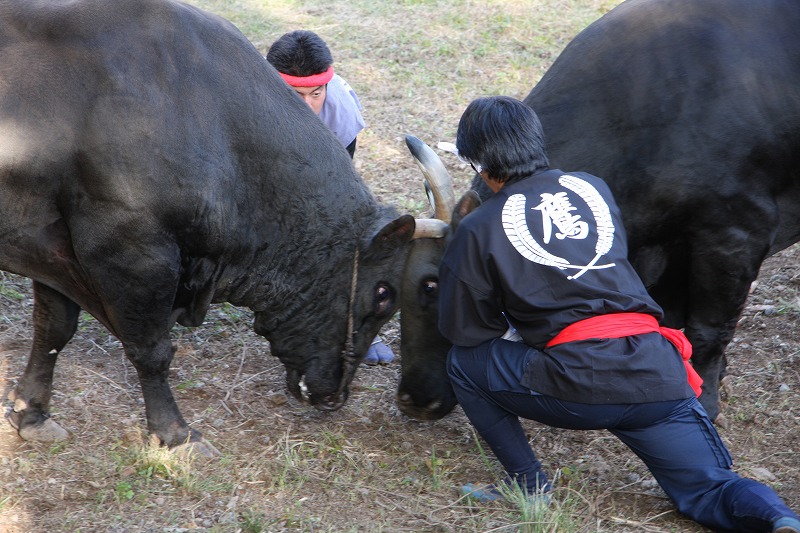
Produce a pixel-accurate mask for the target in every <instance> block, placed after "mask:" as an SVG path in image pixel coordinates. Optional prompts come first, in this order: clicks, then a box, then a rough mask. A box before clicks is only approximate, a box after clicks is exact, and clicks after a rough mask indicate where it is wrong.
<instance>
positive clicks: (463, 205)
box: [451, 190, 481, 230]
mask: <svg viewBox="0 0 800 533" xmlns="http://www.w3.org/2000/svg"><path fill="white" fill-rule="evenodd" d="M480 205H481V198H480V196H478V193H476V192H475V191H473V190H469V191H467V192H465V193H464V196H462V197H461V199H460V200H459V201H458V203H457V204H456V206H455V208H453V218H452V223H451V225H452V227H453V229H454V230H455V229H456V228H457V227H458V225H459V224H460V223H461V219H462V218H464V217H465V216H467V215H469V214H470V213H472V212H473V211H475V210H476V209H478V208H479V207H480Z"/></svg>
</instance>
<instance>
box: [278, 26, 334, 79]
mask: <svg viewBox="0 0 800 533" xmlns="http://www.w3.org/2000/svg"><path fill="white" fill-rule="evenodd" d="M267 61H269V62H270V63H271V64H272V66H273V67H275V68H276V69H278V71H279V72H283V73H284V74H289V75H290V76H302V77H305V76H313V75H314V74H319V73H320V72H325V71H326V70H328V68H329V67H330V66H331V65H333V56H332V55H331V51H330V49H329V48H328V45H327V44H325V41H323V40H322V38H320V36H319V35H317V34H316V33H314V32H313V31H308V30H295V31H292V32H289V33H285V34H283V35H282V36H281V37H280V39H278V40H277V41H275V42H274V43H272V46H270V48H269V52H267Z"/></svg>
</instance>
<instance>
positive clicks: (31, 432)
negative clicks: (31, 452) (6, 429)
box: [6, 409, 69, 442]
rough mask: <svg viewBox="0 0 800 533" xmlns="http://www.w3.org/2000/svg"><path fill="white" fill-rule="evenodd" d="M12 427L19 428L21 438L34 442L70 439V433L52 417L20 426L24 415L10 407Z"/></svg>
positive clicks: (8, 417) (9, 417)
mask: <svg viewBox="0 0 800 533" xmlns="http://www.w3.org/2000/svg"><path fill="white" fill-rule="evenodd" d="M6 418H7V419H8V422H9V424H11V427H13V428H14V429H16V430H17V433H18V434H19V436H20V438H22V440H26V441H33V442H59V441H64V440H67V439H69V433H68V432H67V430H66V429H64V428H62V427H61V426H59V425H58V424H56V423H55V422H53V420H52V419H50V418H45V419H44V420H42V421H41V422H40V423H38V424H26V425H24V426H22V427H20V424H21V422H20V421H21V419H22V416H21V414H20V413H18V412H16V411H14V410H13V409H10V410H9V411H8V413H6Z"/></svg>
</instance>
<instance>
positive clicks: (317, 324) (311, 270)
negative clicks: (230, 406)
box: [0, 0, 415, 453]
mask: <svg viewBox="0 0 800 533" xmlns="http://www.w3.org/2000/svg"><path fill="white" fill-rule="evenodd" d="M414 229H415V222H414V219H413V218H412V217H410V216H409V215H403V216H398V215H397V214H396V212H395V211H394V209H392V208H389V207H385V206H382V205H380V204H379V203H378V202H377V200H376V199H375V198H374V196H373V195H372V194H371V193H370V191H369V190H368V188H367V187H366V185H365V184H364V182H363V181H362V180H361V178H360V177H359V176H358V175H357V174H356V173H355V171H354V168H353V166H352V162H351V160H350V158H349V156H348V154H347V152H346V151H345V149H344V148H343V147H342V146H341V144H340V143H339V141H338V140H337V139H336V138H335V137H334V136H333V134H332V133H330V132H329V131H328V130H327V128H324V127H321V123H320V122H319V120H318V118H317V117H315V116H314V114H313V112H312V111H311V110H310V109H309V108H308V106H307V105H305V104H304V103H303V102H302V101H301V99H299V98H297V96H296V95H294V94H293V92H292V91H291V89H290V88H289V87H288V86H287V85H286V84H285V83H284V82H283V80H282V79H281V78H280V77H279V76H278V75H277V73H276V72H275V71H274V69H272V68H271V67H270V66H269V65H268V64H267V63H266V61H265V59H264V58H263V56H261V55H260V54H259V52H258V51H257V50H256V48H255V47H254V46H253V45H252V44H251V43H250V42H249V41H248V40H247V39H246V38H245V37H244V36H243V35H242V34H241V33H240V32H239V31H238V30H237V29H235V28H234V27H233V26H232V25H231V24H230V23H228V22H226V21H224V20H222V19H220V18H218V17H216V16H213V15H210V14H208V13H204V12H202V11H200V10H198V9H196V8H194V7H190V6H187V5H184V4H181V3H178V2H172V1H169V0H163V1H162V0H125V1H103V0H87V1H79V2H75V1H54V0H14V1H8V0H6V1H2V2H0V269H2V270H6V271H10V272H14V273H17V274H21V275H23V276H27V277H29V278H31V279H32V280H33V291H34V298H35V304H34V311H33V319H34V337H33V344H32V349H31V354H30V359H29V361H28V366H27V368H26V370H25V373H24V375H23V376H22V377H21V379H20V381H19V383H18V385H17V387H16V388H15V390H14V391H12V393H11V399H12V400H13V401H14V406H13V408H12V409H11V411H10V412H9V419H10V421H11V423H12V425H14V426H15V427H16V428H17V429H18V431H19V433H20V435H21V436H23V438H28V439H40V440H53V439H60V438H64V437H66V435H67V434H66V432H65V431H64V430H63V429H62V428H61V427H60V426H58V425H57V424H55V423H54V422H53V421H52V420H50V419H49V418H48V406H49V402H50V398H51V390H52V379H53V369H54V366H55V363H56V358H57V356H58V353H59V352H60V351H61V349H62V348H63V347H64V346H65V344H66V343H67V342H68V341H69V339H70V338H71V337H72V335H73V334H74V333H75V330H76V326H77V323H78V315H79V311H80V309H84V310H86V311H88V312H89V313H91V314H92V315H93V316H94V317H95V318H97V320H98V321H99V322H101V323H102V324H103V325H104V326H105V327H107V328H108V329H109V330H110V331H111V332H112V333H113V334H114V335H115V336H117V337H118V338H119V339H120V341H121V343H122V345H123V347H124V350H125V354H126V356H127V357H128V359H129V360H130V361H131V363H132V364H133V365H134V367H135V368H136V371H137V373H138V377H139V381H140V384H141V387H142V393H143V396H144V400H145V407H146V415H147V424H148V428H149V430H150V431H151V432H152V433H154V434H156V435H157V436H158V437H159V438H160V440H161V441H162V442H163V443H165V444H167V445H169V446H171V447H174V446H178V445H181V444H182V443H185V442H187V440H188V444H189V446H190V447H191V448H193V449H197V450H198V451H200V452H203V453H213V451H214V450H213V447H209V446H207V443H205V442H204V440H203V439H202V437H201V436H200V434H199V433H197V432H196V431H194V430H190V429H189V428H188V426H187V424H186V422H185V421H184V419H183V418H182V416H181V414H180V412H179V410H178V407H177V405H176V403H175V400H174V398H173V396H172V392H171V389H170V386H169V384H168V371H169V366H170V362H171V360H172V356H173V347H172V345H171V342H170V329H171V327H172V326H173V324H174V323H175V322H179V323H181V324H184V325H199V324H200V323H201V322H202V321H203V318H204V316H205V315H206V312H207V310H208V307H209V305H210V304H211V303H214V302H222V301H227V302H231V303H233V304H234V305H238V306H244V307H248V308H250V309H252V310H253V311H254V315H255V324H254V327H255V330H256V331H257V332H258V333H260V334H263V335H264V336H265V337H266V338H267V339H269V341H270V343H271V351H272V354H273V355H275V356H277V357H279V358H280V360H281V361H282V363H283V364H284V366H285V367H286V369H287V380H288V386H289V388H290V389H291V390H292V392H294V393H295V394H296V395H300V391H301V385H302V382H301V378H303V380H304V384H305V387H306V388H307V397H308V398H309V399H310V401H311V402H312V403H314V404H315V405H316V406H318V407H319V408H321V409H336V408H338V407H339V406H341V405H342V403H343V402H344V401H345V399H346V397H347V389H348V385H349V382H350V380H351V379H352V377H353V372H354V370H355V367H356V366H357V365H358V363H359V359H360V358H361V356H362V355H363V354H364V353H365V352H366V350H367V348H368V346H369V344H370V342H371V341H372V339H373V338H374V336H375V335H376V334H377V332H378V330H379V328H380V326H381V325H382V324H383V323H384V322H385V321H386V320H388V319H389V318H390V317H391V316H392V314H393V313H394V312H395V310H396V308H397V304H398V300H399V296H398V292H399V291H398V288H399V285H400V281H401V273H402V267H403V264H404V262H405V254H406V253H407V251H408V243H409V241H410V239H411V237H412V234H413V232H414ZM348 319H349V320H348Z"/></svg>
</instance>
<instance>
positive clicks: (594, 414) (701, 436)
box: [447, 339, 797, 531]
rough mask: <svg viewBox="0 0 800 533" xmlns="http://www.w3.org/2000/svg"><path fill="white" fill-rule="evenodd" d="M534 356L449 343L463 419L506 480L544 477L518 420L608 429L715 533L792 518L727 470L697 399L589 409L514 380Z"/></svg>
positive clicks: (766, 492) (508, 345) (502, 346)
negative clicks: (474, 430) (465, 418)
mask: <svg viewBox="0 0 800 533" xmlns="http://www.w3.org/2000/svg"><path fill="white" fill-rule="evenodd" d="M537 353H538V352H537V351H536V350H535V349H532V348H530V347H529V346H527V345H525V344H523V343H517V342H511V341H506V340H502V339H495V340H492V341H488V342H486V343H483V344H481V345H479V346H476V347H474V348H464V347H459V346H454V347H453V348H452V349H451V350H450V354H449V356H448V360H447V368H448V374H449V375H450V380H451V382H452V384H453V389H454V390H455V394H456V397H457V398H458V401H459V403H460V404H461V407H462V409H463V410H464V413H465V414H466V415H467V417H468V418H469V420H470V421H471V422H472V424H473V425H474V426H475V429H476V430H477V431H478V433H479V434H480V435H481V437H482V438H483V439H484V440H485V441H486V443H487V444H488V445H489V447H490V448H491V449H492V451H493V452H494V454H495V456H496V457H497V459H498V460H499V461H500V463H501V464H502V465H503V467H504V468H505V470H506V472H507V473H508V475H509V476H510V477H512V478H516V479H520V480H526V481H527V483H528V485H529V487H528V488H529V489H530V488H533V487H532V483H531V480H533V482H534V483H536V482H538V483H539V485H540V486H541V485H542V484H543V483H545V482H546V481H547V477H546V475H545V473H544V472H543V471H542V466H541V464H540V462H539V461H538V459H537V458H536V455H535V454H534V452H533V450H532V449H531V447H530V445H529V444H528V439H527V437H526V436H525V433H524V431H523V429H522V425H521V424H520V421H519V417H522V418H526V419H529V420H535V421H537V422H540V423H542V424H547V425H550V426H554V427H559V428H565V429H607V430H609V431H610V432H611V433H613V434H614V435H615V436H617V437H618V438H619V439H620V440H621V441H622V442H623V443H625V445H627V446H628V447H629V448H630V449H631V450H632V451H633V452H634V453H635V454H636V455H637V456H639V458H640V459H642V461H644V463H645V464H646V465H647V468H648V469H649V470H650V472H651V473H652V474H653V476H654V477H655V479H656V480H657V481H658V483H659V485H661V488H662V489H663V490H664V492H666V494H667V495H668V496H669V498H670V499H671V500H672V501H673V502H674V504H675V506H676V507H677V508H678V510H679V511H680V512H682V513H684V514H685V515H687V516H688V517H690V518H691V519H693V520H695V521H696V522H698V523H700V524H702V525H704V526H706V527H709V528H712V529H714V530H717V531H771V524H772V522H774V521H775V520H777V519H778V518H781V517H784V516H792V517H797V515H796V514H795V513H793V512H792V511H791V510H790V509H789V508H788V507H787V506H786V504H784V503H783V501H782V500H781V499H780V498H779V497H778V495H777V494H776V493H775V492H774V491H773V490H772V489H771V488H769V487H767V486H766V485H763V484H761V483H758V482H756V481H754V480H751V479H747V478H742V477H740V476H739V475H738V474H736V473H735V472H733V471H732V470H731V457H730V454H729V452H728V450H727V449H726V447H725V445H724V444H723V443H722V441H721V440H720V438H719V435H718V434H717V431H716V429H715V428H714V425H713V423H712V422H711V420H710V419H709V418H708V415H707V414H706V412H705V410H704V409H703V407H702V405H700V402H698V401H697V399H696V398H690V399H687V400H677V401H669V402H657V403H644V404H613V405H590V404H582V403H575V402H568V401H564V400H559V399H556V398H553V397H551V396H543V395H540V394H537V393H534V392H532V391H531V390H529V389H527V388H525V387H523V386H522V385H520V384H519V381H520V379H521V378H522V375H523V372H524V370H525V367H526V366H527V362H528V360H529V358H530V357H535V356H536V354H537Z"/></svg>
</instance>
